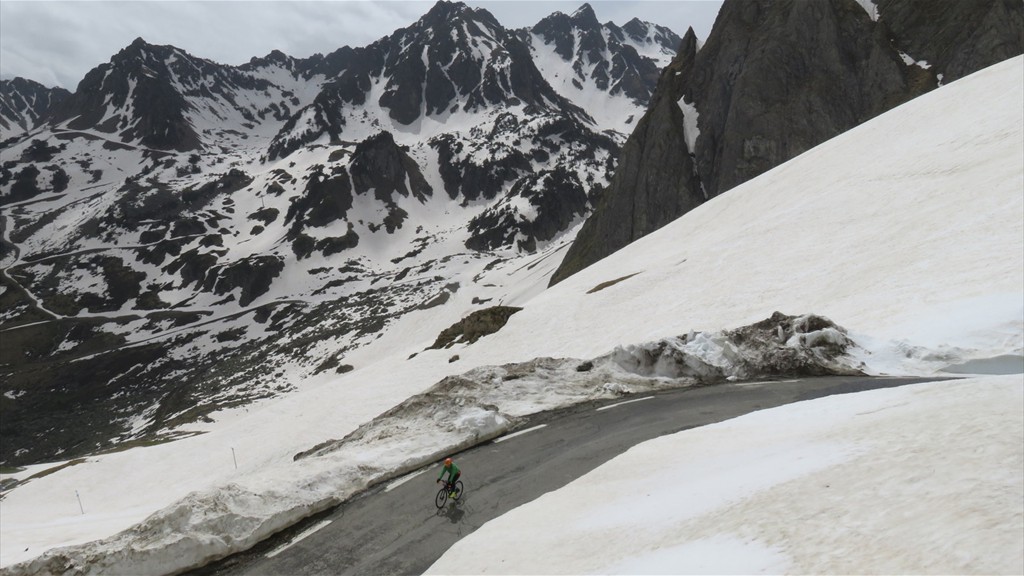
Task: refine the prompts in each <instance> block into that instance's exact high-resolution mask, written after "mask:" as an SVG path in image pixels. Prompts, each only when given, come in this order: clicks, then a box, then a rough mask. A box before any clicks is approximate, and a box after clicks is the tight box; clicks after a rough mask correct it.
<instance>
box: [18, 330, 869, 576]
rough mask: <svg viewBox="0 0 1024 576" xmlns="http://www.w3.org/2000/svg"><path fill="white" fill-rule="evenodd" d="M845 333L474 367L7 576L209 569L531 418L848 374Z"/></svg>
mask: <svg viewBox="0 0 1024 576" xmlns="http://www.w3.org/2000/svg"><path fill="white" fill-rule="evenodd" d="M822 332H834V333H835V334H837V335H839V336H838V339H839V342H840V345H839V346H834V345H833V344H834V342H833V341H834V339H833V338H821V337H818V336H816V335H817V334H820V333H822ZM844 333H845V330H843V329H842V328H841V327H838V326H835V325H834V324H832V323H831V322H829V321H828V320H827V319H824V318H821V317H818V316H814V315H807V316H801V317H791V316H786V315H783V314H779V313H776V314H774V315H772V317H771V318H769V319H767V320H764V321H762V322H759V323H757V324H755V325H753V326H747V327H743V328H740V329H738V330H732V331H728V332H722V333H714V334H704V333H690V334H689V335H687V336H685V337H682V338H673V339H670V340H663V341H660V342H652V343H648V344H644V345H638V346H630V347H627V348H619V349H617V350H615V351H614V352H612V353H610V354H606V355H603V356H601V357H599V358H595V359H593V360H586V361H584V360H579V359H553V358H538V359H534V360H531V361H529V362H523V363H515V364H507V365H504V366H484V367H480V368H476V369H473V370H470V371H468V372H466V373H464V374H461V375H458V376H449V377H447V378H445V379H443V380H442V381H440V382H438V383H437V384H436V385H434V386H433V387H431V388H430V389H429V390H427V391H426V392H424V393H422V394H417V395H414V396H412V397H411V398H409V399H407V400H405V401H404V402H402V403H400V404H398V405H397V406H395V407H394V408H392V409H390V410H388V411H386V412H385V413H383V414H381V415H380V416H378V417H377V418H374V419H373V420H372V421H370V422H368V423H366V424H364V425H362V426H359V427H358V428H357V429H356V430H354V431H353V432H352V433H350V434H348V435H347V436H345V437H344V438H342V439H340V440H329V441H325V442H322V443H321V444H319V445H317V446H314V447H312V448H310V449H308V450H304V451H302V452H300V453H298V454H296V455H295V456H294V460H295V466H294V467H293V468H292V469H291V470H290V474H289V475H280V474H279V473H276V471H271V472H257V473H254V474H251V475H249V476H246V477H244V478H242V479H238V480H235V481H233V482H230V483H228V484H226V485H224V486H221V487H218V488H213V489H208V490H202V491H197V492H193V493H190V494H189V495H188V496H186V497H185V498H184V499H182V500H180V501H178V502H176V503H174V504H173V505H171V506H168V507H166V508H164V509H163V510H160V511H159V512H156V513H155V514H153V515H151V516H149V517H148V518H146V520H145V521H143V522H142V523H140V524H137V525H135V526H133V527H131V528H129V529H128V530H125V531H123V532H120V533H119V534H117V535H115V536H113V537H110V538H106V539H103V540H100V541H96V542H89V543H85V544H82V545H78V546H70V547H64V548H59V549H56V550H51V551H49V552H47V553H45V554H44V555H42V556H40V557H38V558H36V559H34V560H31V561H28V562H23V563H19V564H15V565H13V566H10V567H8V568H7V569H6V572H7V573H9V574H10V575H11V576H18V575H21V574H26V575H27V574H39V573H53V574H58V573H60V574H103V573H118V574H126V573H131V574H166V573H171V572H176V571H180V570H185V569H188V568H192V567H196V566H201V565H203V564H205V563H208V562H210V561H213V560H216V559H218V558H222V557H224V556H227V555H229V554H231V553H234V552H238V551H241V550H245V549H247V548H249V547H251V546H252V545H254V544H256V543H257V542H259V541H260V540H262V539H264V538H266V537H268V536H270V535H271V534H273V533H275V532H277V531H279V530H281V529H283V528H286V527H288V526H290V525H291V524H293V523H295V522H297V521H298V520H300V519H302V518H304V517H306V516H309V515H311V514H315V513H317V512H319V511H322V510H325V509H327V508H329V507H331V506H334V505H336V504H339V503H340V502H342V501H344V500H345V499H347V498H349V497H351V496H352V495H353V494H355V493H357V492H359V491H361V490H364V489H365V488H367V487H368V486H370V485H373V484H377V483H379V482H383V481H386V480H390V479H392V478H395V477H398V476H401V475H402V474H405V473H407V472H410V471H412V470H415V469H417V468H420V467H422V466H424V465H427V464H429V463H432V462H435V461H437V460H439V459H441V458H443V457H444V456H446V455H448V454H452V453H455V452H458V451H460V450H463V449H466V448H469V447H471V446H474V445H476V444H479V443H481V442H485V441H487V440H490V439H492V438H495V437H497V436H500V435H501V434H504V433H505V432H507V431H508V430H509V429H510V428H511V427H512V426H513V425H514V424H515V422H516V421H517V419H518V418H520V417H523V416H526V415H529V414H533V413H537V412H540V411H544V410H552V409H556V408H563V407H566V406H571V405H573V404H578V403H580V402H585V401H588V400H596V399H602V398H614V397H617V396H620V395H623V394H631V393H640V392H649V391H652V390H658V389H665V388H671V387H681V386H687V385H692V384H696V383H708V382H712V381H722V380H725V379H736V378H737V377H740V376H742V377H748V378H756V377H764V376H774V375H780V374H785V375H788V376H798V375H801V374H815V375H818V374H827V373H836V372H839V373H851V372H853V371H854V370H852V369H851V368H849V367H847V366H844V365H843V364H842V357H843V355H844V354H845V352H846V348H847V346H849V345H851V344H852V342H851V341H849V340H848V339H846V338H845V336H843V334H844ZM823 343H824V344H828V346H827V347H823V346H822V344H823ZM723 350H729V353H728V354H724V353H723ZM694 367H697V369H694ZM709 367H710V368H709ZM712 368H713V369H712Z"/></svg>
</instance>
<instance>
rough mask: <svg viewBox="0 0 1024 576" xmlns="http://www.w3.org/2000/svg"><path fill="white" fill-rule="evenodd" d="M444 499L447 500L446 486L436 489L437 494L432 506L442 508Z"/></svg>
mask: <svg viewBox="0 0 1024 576" xmlns="http://www.w3.org/2000/svg"><path fill="white" fill-rule="evenodd" d="M446 500H448V487H447V486H446V487H444V488H441V489H440V490H438V491H437V496H435V497H434V506H437V507H438V508H444V503H445V501H446Z"/></svg>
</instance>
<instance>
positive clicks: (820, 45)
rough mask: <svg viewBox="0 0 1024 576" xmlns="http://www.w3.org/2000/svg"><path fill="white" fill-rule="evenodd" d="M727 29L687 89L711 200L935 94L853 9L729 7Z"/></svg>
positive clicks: (774, 3)
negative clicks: (924, 95)
mask: <svg viewBox="0 0 1024 576" xmlns="http://www.w3.org/2000/svg"><path fill="white" fill-rule="evenodd" d="M721 19H722V23H723V25H722V26H720V27H718V30H719V33H718V34H715V35H712V36H711V37H710V38H709V39H708V42H707V44H705V46H704V48H703V49H702V50H701V52H700V53H699V54H698V55H697V58H696V61H695V64H694V70H693V75H692V77H691V79H690V81H689V82H688V85H687V86H686V88H685V89H684V92H685V97H686V99H687V101H688V102H694V103H695V105H696V109H697V111H698V113H699V114H700V118H699V129H700V132H701V136H700V142H699V144H698V145H697V150H695V151H694V152H695V155H696V161H697V171H698V173H699V174H700V176H701V182H702V184H703V186H704V188H705V190H707V192H708V195H709V197H711V196H715V195H717V194H720V193H722V192H724V191H726V190H728V189H730V188H732V187H734V186H736V185H738V184H740V183H742V182H746V181H747V180H749V179H751V178H754V177H756V176H758V175H760V174H762V173H764V172H765V171H767V170H769V169H771V168H773V167H775V166H777V165H779V164H781V163H782V162H785V161H786V160H788V159H790V158H793V157H794V156H796V155H798V154H800V153H802V152H804V151H806V150H808V149H810V148H812V147H814V146H816V145H818V144H820V143H821V142H824V141H825V140H828V139H829V138H831V137H833V136H835V135H837V134H840V133H842V132H844V131H846V130H849V129H850V128H852V127H854V126H856V125H858V124H860V123H861V122H864V121H865V120H868V119H870V118H873V117H874V116H876V115H878V114H879V113H881V112H883V111H885V110H887V109H889V108H892V107H893V106H896V105H898V104H901V103H903V102H905V101H906V100H908V99H910V98H913V97H915V96H917V95H919V94H920V93H922V92H924V91H925V90H927V89H931V88H933V87H934V86H936V85H937V81H936V80H935V79H934V78H933V77H932V78H929V79H928V80H927V81H926V82H923V83H922V82H915V81H914V75H915V74H917V73H918V70H917V69H916V67H915V68H914V69H911V68H908V67H907V66H906V65H905V64H904V63H903V62H902V60H900V58H899V55H898V54H897V53H896V52H895V50H893V48H892V46H891V45H890V43H889V40H888V38H886V37H885V35H884V31H883V30H882V29H881V28H879V27H877V26H875V24H874V23H873V22H872V21H871V18H870V17H869V15H868V14H867V12H866V11H865V10H864V9H863V8H862V7H861V6H860V5H859V4H858V3H857V2H855V1H854V0H830V1H828V2H801V1H790V0H767V1H765V0H762V1H751V2H743V3H736V2H732V3H729V4H728V6H723V8H722V14H721ZM735 71H740V73H739V74H738V75H736V76H735V77H733V74H734V73H735ZM925 74H927V73H926V72H925Z"/></svg>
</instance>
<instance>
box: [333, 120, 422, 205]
mask: <svg viewBox="0 0 1024 576" xmlns="http://www.w3.org/2000/svg"><path fill="white" fill-rule="evenodd" d="M350 170H351V172H352V184H353V186H355V190H356V193H357V194H365V193H366V192H367V191H369V190H373V193H374V196H375V197H376V198H377V199H378V200H380V201H381V202H385V203H390V204H392V205H393V204H394V194H395V193H396V192H397V193H398V194H400V195H402V196H406V197H408V196H409V195H410V194H411V195H412V196H413V197H414V198H416V199H417V200H419V201H420V202H424V201H426V199H427V198H428V197H429V196H430V195H431V194H433V192H434V190H433V189H432V188H431V187H430V184H427V181H426V180H425V179H424V178H423V174H422V173H421V172H420V169H419V166H417V165H416V161H415V160H413V159H412V158H410V157H409V155H408V154H407V153H406V151H405V150H403V149H402V148H401V147H399V146H398V144H396V143H395V139H394V137H393V136H392V135H391V133H390V132H381V133H379V134H377V135H376V136H373V137H371V138H368V139H366V140H364V141H362V142H360V143H359V145H358V146H356V149H355V152H354V153H353V155H352V165H351V168H350Z"/></svg>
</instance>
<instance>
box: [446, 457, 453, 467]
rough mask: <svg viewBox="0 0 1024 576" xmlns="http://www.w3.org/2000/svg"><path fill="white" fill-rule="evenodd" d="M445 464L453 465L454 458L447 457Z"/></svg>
mask: <svg viewBox="0 0 1024 576" xmlns="http://www.w3.org/2000/svg"><path fill="white" fill-rule="evenodd" d="M444 465H445V466H451V465H452V459H451V458H445V459H444Z"/></svg>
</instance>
